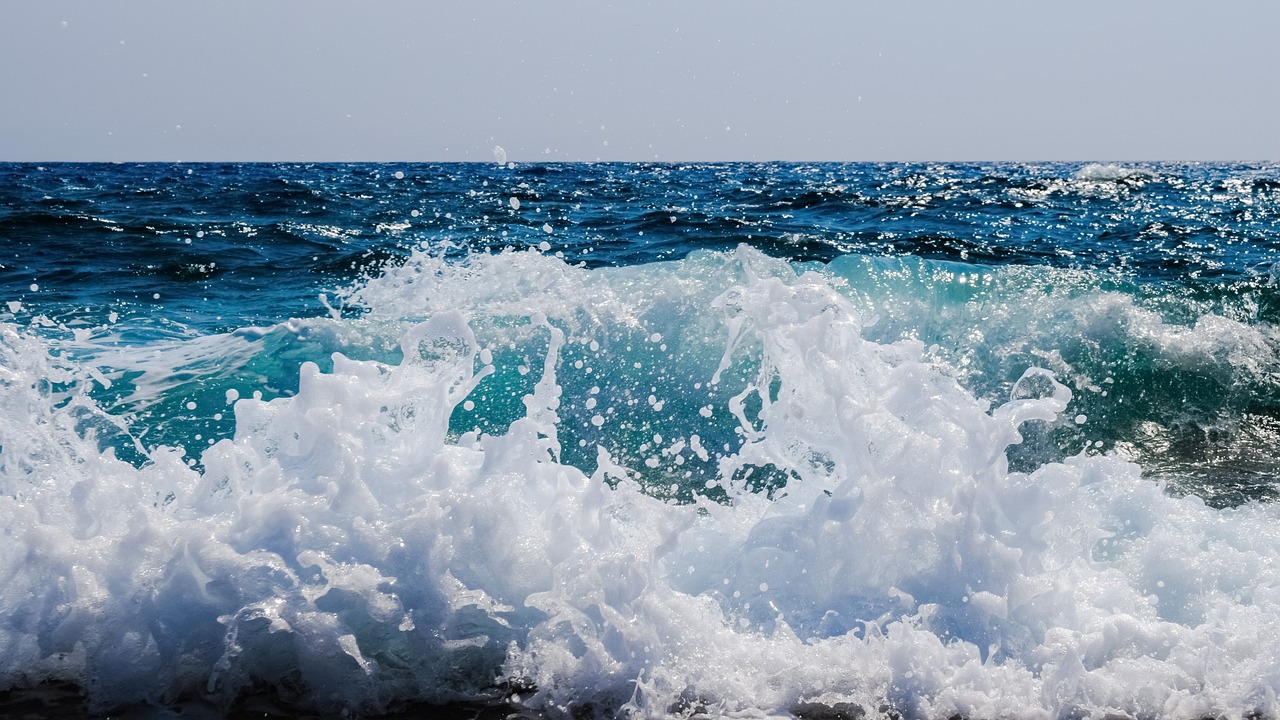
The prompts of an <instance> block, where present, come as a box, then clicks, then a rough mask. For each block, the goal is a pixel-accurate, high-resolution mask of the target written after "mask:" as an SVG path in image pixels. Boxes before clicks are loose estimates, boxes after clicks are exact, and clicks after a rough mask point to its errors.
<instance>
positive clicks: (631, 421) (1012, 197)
mask: <svg viewBox="0 0 1280 720" xmlns="http://www.w3.org/2000/svg"><path fill="white" fill-rule="evenodd" d="M1277 220H1280V167H1278V166H1271V165H1124V166H1117V165H1096V164H1095V165H1084V164H1045V165H1001V164H994V165H910V164H901V165H867V164H807V165H802V164H727V165H688V166H681V165H666V164H652V165H650V164H645V165H631V164H596V165H576V164H539V165H521V164H511V163H507V164H503V165H498V164H470V165H461V164H460V165H447V164H427V165H414V164H402V165H369V164H364V165H326V164H321V165H267V164H262V165H244V164H241V165H202V164H197V165H46V166H37V165H17V164H9V165H0V250H2V254H0V388H2V390H0V532H2V533H3V536H4V537H3V540H2V541H0V690H23V689H27V688H35V687H42V686H44V685H45V684H47V683H51V682H70V683H73V684H74V685H75V686H76V687H78V688H80V689H81V690H82V691H83V692H84V694H85V696H86V702H87V703H88V707H89V708H90V709H92V710H94V711H106V710H110V709H112V708H116V707H119V706H122V705H131V704H140V703H141V704H149V705H152V706H156V707H160V708H165V707H169V708H176V707H181V706H182V704H183V703H187V702H191V701H198V702H199V703H203V704H204V706H208V707H213V708H222V709H224V710H226V709H230V708H233V707H237V706H238V705H237V703H243V702H244V699H245V698H246V697H254V696H261V695H269V696H271V697H272V698H275V699H276V700H277V701H278V702H279V703H281V704H282V705H283V706H285V707H290V708H294V709H296V710H298V711H300V712H301V711H306V712H322V713H361V714H378V713H383V712H388V711H392V710H395V709H397V708H401V707H404V706H406V705H407V704H410V703H424V702H425V703H438V704H446V703H457V702H480V703H493V704H500V703H505V704H508V705H510V706H513V707H516V708H526V709H529V710H531V711H539V712H542V713H546V714H549V715H552V716H560V715H569V716H582V715H583V714H586V715H591V714H595V715H600V716H612V715H617V714H627V715H631V716H635V717H659V716H668V715H697V714H705V715H711V716H717V715H720V716H733V717H767V716H781V717H786V716H788V715H791V714H800V715H806V714H808V715H811V716H812V715H815V714H820V713H822V712H827V713H833V712H844V713H854V712H857V711H858V709H861V710H863V711H865V712H867V713H870V714H873V715H874V714H877V713H895V714H897V715H900V716H907V717H921V718H945V717H952V716H954V715H961V716H964V717H973V718H995V717H1016V718H1049V717H1054V718H1056V717H1102V716H1105V715H1108V714H1120V715H1126V716H1134V717H1181V718H1199V717H1211V716H1223V717H1243V716H1246V715H1250V714H1255V713H1261V714H1263V715H1267V716H1272V717H1274V716H1277V715H1280V701H1277V697H1276V695H1277V691H1280V510H1277V506H1276V505H1275V504H1273V503H1272V502H1271V501H1272V500H1273V499H1274V498H1276V497H1277V496H1278V495H1280V493H1278V491H1280V485H1278V482H1277V477H1278V470H1280V459H1278V458H1277V453H1276V449H1277V447H1278V446H1280V354H1278V353H1277V350H1278V348H1280V336H1278V335H1277V323H1278V322H1280V317H1278V316H1280V288H1277V286H1276V281H1277V280H1276V279H1277V274H1278V273H1277V271H1276V270H1275V269H1274V268H1275V267H1276V265H1275V263H1276V261H1277V259H1280V254H1278V251H1280V235H1278V234H1277V232H1276V230H1275V228H1276V227H1277Z"/></svg>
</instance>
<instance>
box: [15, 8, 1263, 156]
mask: <svg viewBox="0 0 1280 720" xmlns="http://www.w3.org/2000/svg"><path fill="white" fill-rule="evenodd" d="M1278 38H1280V3H1276V2H1273V1H1271V0H1266V1H1258V2H1208V1H1207V0H1206V1H1205V2H1186V1H1184V0H1170V1H1167V2H1156V1H1154V0H1138V1H1132V2H1126V1H1124V0H1107V1H1090V2H1080V1H1076V2H1069V3H1068V2H1058V3H1049V2H1035V1H1032V0H1020V1H1017V2H1015V1H1012V0H999V1H993V2H980V1H979V2H892V3H890V2H878V3H865V2H835V1H834V0H833V1H830V2H821V3H819V2H811V3H804V2H787V3H783V2H723V1H720V2H694V1H689V2H656V3H644V2H627V3H624V2H615V3H604V2H514V1H500V2H451V3H444V2H426V1H421V2H417V1H415V2H405V1H400V0H385V1H378V2H365V3H356V2H345V1H344V2H333V1H330V0H306V1H305V2H304V1H303V0H277V1H258V0H255V1H254V2H217V3H213V2H204V3H194V2H174V1H172V0H163V1H161V0H155V1H147V2H144V1H140V0H115V1H113V2H102V1H101V0H94V1H75V2H58V1H56V0H55V1H52V2H35V1H34V0H33V1H31V2H19V1H18V0H8V1H6V2H3V4H0V160H43V161H54V160H186V161H197V160H315V161H319V160H398V161H412V160H491V159H492V157H493V153H492V149H493V147H494V145H501V146H503V147H504V148H505V149H506V150H507V154H508V156H509V157H510V159H511V160H514V161H517V162H519V161H537V160H595V159H597V158H599V159H604V160H652V159H658V160H1046V159H1064V160H1071V159H1077V160H1086V159H1087V160H1161V159H1182V160H1214V159H1217V160H1280V40H1278Z"/></svg>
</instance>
